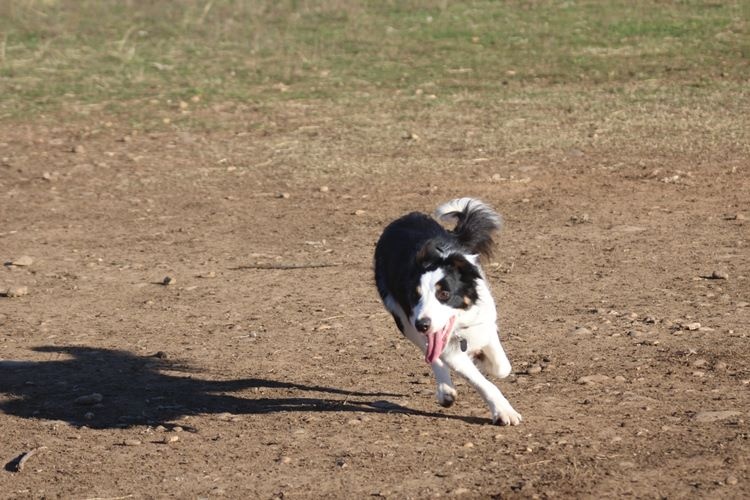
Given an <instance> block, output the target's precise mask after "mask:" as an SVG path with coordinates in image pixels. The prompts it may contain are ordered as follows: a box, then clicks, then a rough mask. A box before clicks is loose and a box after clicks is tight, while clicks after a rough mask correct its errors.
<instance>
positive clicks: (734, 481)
mask: <svg viewBox="0 0 750 500" xmlns="http://www.w3.org/2000/svg"><path fill="white" fill-rule="evenodd" d="M724 482H725V483H727V484H728V485H729V486H734V485H735V484H737V483H738V482H739V480H738V479H737V476H733V475H729V476H727V478H726V479H725V480H724Z"/></svg>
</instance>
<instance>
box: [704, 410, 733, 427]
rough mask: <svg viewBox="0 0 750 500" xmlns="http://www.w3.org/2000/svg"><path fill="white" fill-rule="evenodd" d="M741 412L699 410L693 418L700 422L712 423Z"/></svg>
mask: <svg viewBox="0 0 750 500" xmlns="http://www.w3.org/2000/svg"><path fill="white" fill-rule="evenodd" d="M739 414H740V412H738V411H734V410H723V411H699V412H698V413H696V414H695V415H693V420H695V421H696V422H699V423H703V424H705V423H712V422H719V421H721V420H726V419H728V418H732V417H736V416H738V415H739Z"/></svg>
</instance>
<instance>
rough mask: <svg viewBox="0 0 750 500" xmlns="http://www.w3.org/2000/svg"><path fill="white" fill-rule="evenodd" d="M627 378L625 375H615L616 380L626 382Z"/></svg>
mask: <svg viewBox="0 0 750 500" xmlns="http://www.w3.org/2000/svg"><path fill="white" fill-rule="evenodd" d="M625 380H626V379H625V377H623V376H622V375H618V376H616V377H615V382H625Z"/></svg>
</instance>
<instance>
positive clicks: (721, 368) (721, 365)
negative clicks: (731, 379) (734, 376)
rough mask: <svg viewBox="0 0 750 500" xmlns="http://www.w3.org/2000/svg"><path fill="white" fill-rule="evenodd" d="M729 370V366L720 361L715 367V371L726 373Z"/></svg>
mask: <svg viewBox="0 0 750 500" xmlns="http://www.w3.org/2000/svg"><path fill="white" fill-rule="evenodd" d="M727 368H728V365H727V364H726V363H725V362H723V361H719V362H718V363H716V364H715V365H714V370H717V371H721V372H723V371H726V370H727Z"/></svg>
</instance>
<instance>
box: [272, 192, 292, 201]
mask: <svg viewBox="0 0 750 500" xmlns="http://www.w3.org/2000/svg"><path fill="white" fill-rule="evenodd" d="M291 197H292V195H290V194H289V193H279V194H277V195H276V198H281V199H284V200H288V199H289V198H291Z"/></svg>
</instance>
